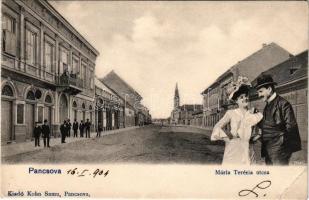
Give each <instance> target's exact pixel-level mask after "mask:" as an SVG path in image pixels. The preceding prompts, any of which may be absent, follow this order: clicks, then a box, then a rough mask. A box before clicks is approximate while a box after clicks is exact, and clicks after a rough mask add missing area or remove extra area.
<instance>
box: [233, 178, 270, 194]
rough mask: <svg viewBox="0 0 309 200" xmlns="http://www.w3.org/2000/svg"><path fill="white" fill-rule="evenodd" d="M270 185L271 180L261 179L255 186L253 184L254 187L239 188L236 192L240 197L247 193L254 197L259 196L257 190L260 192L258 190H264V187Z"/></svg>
mask: <svg viewBox="0 0 309 200" xmlns="http://www.w3.org/2000/svg"><path fill="white" fill-rule="evenodd" d="M270 186H271V181H270V180H266V181H262V182H260V183H259V184H257V185H256V186H254V188H252V189H251V190H250V189H244V190H241V191H240V192H239V193H238V195H239V196H240V197H245V196H248V195H249V194H254V195H255V197H259V194H258V192H260V190H264V189H266V188H268V187H270ZM263 196H264V197H265V196H266V194H263Z"/></svg>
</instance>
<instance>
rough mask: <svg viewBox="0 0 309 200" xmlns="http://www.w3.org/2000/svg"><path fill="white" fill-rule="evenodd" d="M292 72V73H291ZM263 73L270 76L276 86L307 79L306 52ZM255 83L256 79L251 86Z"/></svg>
mask: <svg viewBox="0 0 309 200" xmlns="http://www.w3.org/2000/svg"><path fill="white" fill-rule="evenodd" d="M292 71H294V72H293V73H291V72H292ZM263 73H266V74H270V75H272V77H273V79H274V81H275V82H276V83H277V84H278V86H280V85H283V84H285V83H289V82H292V81H294V80H298V79H301V78H304V77H305V78H308V50H305V51H303V52H301V53H299V54H298V55H296V56H291V57H290V59H288V60H287V61H285V62H282V63H280V64H278V65H276V66H275V67H273V68H271V69H269V70H266V71H264V72H263ZM256 82H257V78H256V79H254V80H253V81H252V84H253V85H255V84H256Z"/></svg>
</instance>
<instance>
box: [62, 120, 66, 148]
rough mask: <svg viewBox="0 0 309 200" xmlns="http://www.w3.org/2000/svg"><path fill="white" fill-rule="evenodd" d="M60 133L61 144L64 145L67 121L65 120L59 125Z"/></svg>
mask: <svg viewBox="0 0 309 200" xmlns="http://www.w3.org/2000/svg"><path fill="white" fill-rule="evenodd" d="M60 132H61V143H65V137H66V134H67V121H66V120H64V121H63V124H61V126H60Z"/></svg>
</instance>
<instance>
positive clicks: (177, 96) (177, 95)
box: [174, 83, 179, 98]
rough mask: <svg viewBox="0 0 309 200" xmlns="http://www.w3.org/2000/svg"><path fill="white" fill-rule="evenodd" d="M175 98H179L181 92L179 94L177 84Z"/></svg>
mask: <svg viewBox="0 0 309 200" xmlns="http://www.w3.org/2000/svg"><path fill="white" fill-rule="evenodd" d="M174 98H179V92H178V84H177V83H176V88H175V97H174Z"/></svg>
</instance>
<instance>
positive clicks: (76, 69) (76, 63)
mask: <svg viewBox="0 0 309 200" xmlns="http://www.w3.org/2000/svg"><path fill="white" fill-rule="evenodd" d="M72 67H73V69H72V71H73V74H76V73H78V72H79V60H78V59H77V58H74V57H73V63H72Z"/></svg>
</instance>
